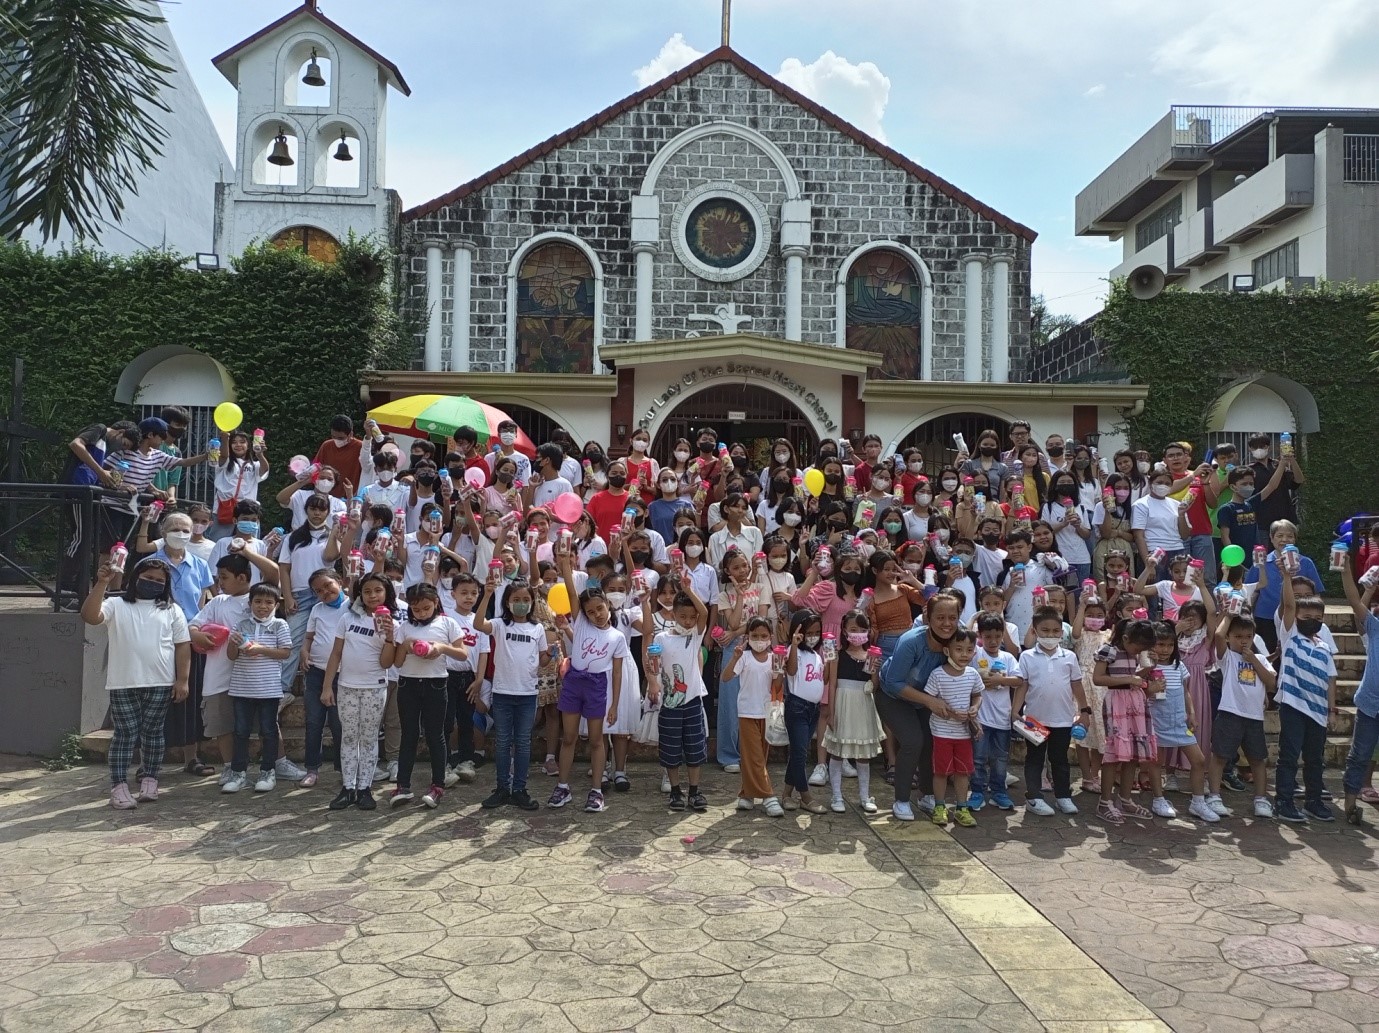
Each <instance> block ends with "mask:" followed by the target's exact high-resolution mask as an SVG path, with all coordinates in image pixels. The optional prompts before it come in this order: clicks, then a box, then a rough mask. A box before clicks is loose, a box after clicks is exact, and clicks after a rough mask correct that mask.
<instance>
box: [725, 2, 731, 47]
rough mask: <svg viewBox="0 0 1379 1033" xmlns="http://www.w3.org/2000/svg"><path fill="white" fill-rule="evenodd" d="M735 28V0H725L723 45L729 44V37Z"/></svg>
mask: <svg viewBox="0 0 1379 1033" xmlns="http://www.w3.org/2000/svg"><path fill="white" fill-rule="evenodd" d="M732 28H733V0H723V46H725V47H726V46H727V45H728V37H729V36H730V35H731V34H732Z"/></svg>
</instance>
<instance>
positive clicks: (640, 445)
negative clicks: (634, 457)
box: [632, 438, 651, 452]
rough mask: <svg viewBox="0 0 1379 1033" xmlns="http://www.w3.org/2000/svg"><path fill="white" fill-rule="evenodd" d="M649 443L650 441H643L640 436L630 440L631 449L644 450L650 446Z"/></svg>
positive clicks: (634, 450) (635, 450)
mask: <svg viewBox="0 0 1379 1033" xmlns="http://www.w3.org/2000/svg"><path fill="white" fill-rule="evenodd" d="M650 444H651V442H649V441H643V440H642V439H641V438H637V440H635V441H633V442H632V451H633V452H645V451H646V450H647V448H648V447H649V446H650Z"/></svg>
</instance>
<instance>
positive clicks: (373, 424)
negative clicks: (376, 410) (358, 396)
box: [365, 420, 383, 441]
mask: <svg viewBox="0 0 1379 1033" xmlns="http://www.w3.org/2000/svg"><path fill="white" fill-rule="evenodd" d="M365 426H366V427H368V429H369V436H370V437H372V438H373V439H374V441H382V440H383V428H382V427H380V426H379V425H378V421H377V420H369V421H367V422H366V423H365Z"/></svg>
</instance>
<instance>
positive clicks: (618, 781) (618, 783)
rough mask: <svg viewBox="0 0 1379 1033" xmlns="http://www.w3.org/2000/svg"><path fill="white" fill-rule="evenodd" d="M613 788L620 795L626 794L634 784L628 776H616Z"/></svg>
mask: <svg viewBox="0 0 1379 1033" xmlns="http://www.w3.org/2000/svg"><path fill="white" fill-rule="evenodd" d="M613 788H614V789H616V790H617V791H618V792H620V793H625V792H627V791H628V790H629V789H631V788H632V783H631V781H629V780H628V777H627V776H626V775H614V776H613Z"/></svg>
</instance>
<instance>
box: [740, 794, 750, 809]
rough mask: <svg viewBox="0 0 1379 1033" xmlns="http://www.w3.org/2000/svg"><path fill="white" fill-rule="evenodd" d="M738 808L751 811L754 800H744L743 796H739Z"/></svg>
mask: <svg viewBox="0 0 1379 1033" xmlns="http://www.w3.org/2000/svg"><path fill="white" fill-rule="evenodd" d="M737 809H738V810H739V811H750V810H751V809H752V801H751V800H744V799H743V798H742V797H740V796H739V797H738V798H737Z"/></svg>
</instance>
